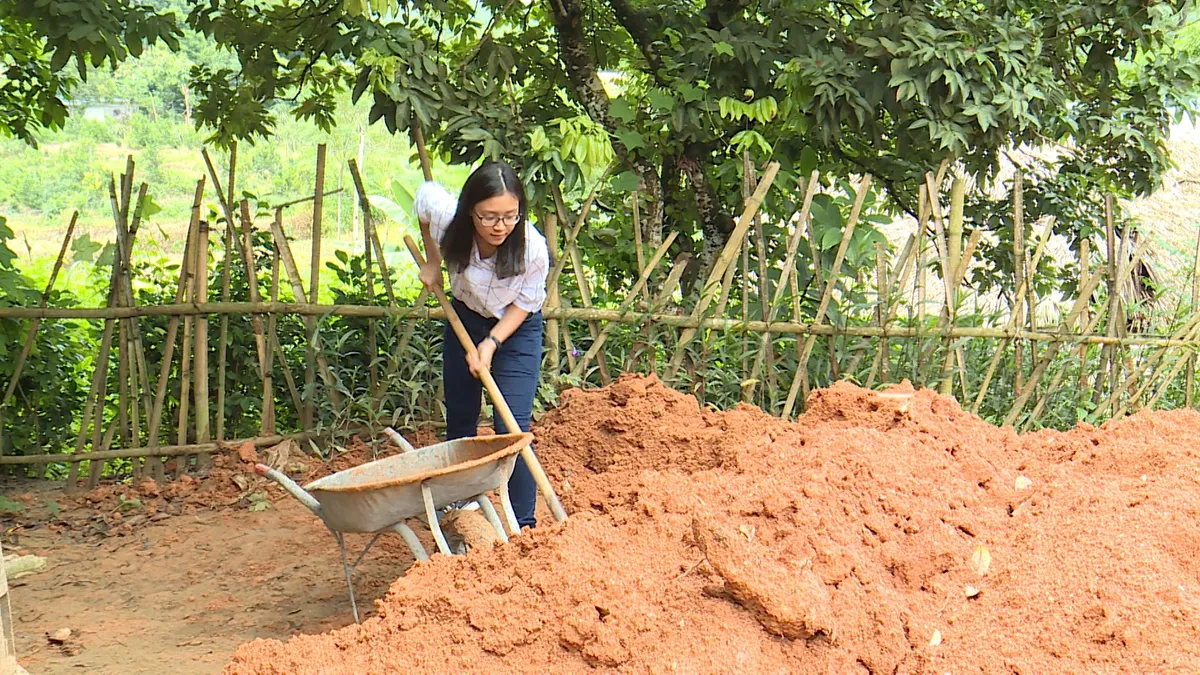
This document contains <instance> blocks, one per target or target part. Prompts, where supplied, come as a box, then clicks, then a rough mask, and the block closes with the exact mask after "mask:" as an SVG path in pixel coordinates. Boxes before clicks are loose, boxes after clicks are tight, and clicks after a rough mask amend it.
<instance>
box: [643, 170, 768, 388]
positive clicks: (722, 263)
mask: <svg viewBox="0 0 1200 675" xmlns="http://www.w3.org/2000/svg"><path fill="white" fill-rule="evenodd" d="M777 173H779V162H771V163H770V164H768V165H767V170H766V172H764V174H763V177H762V180H760V181H759V182H758V188H757V189H756V190H755V191H754V195H753V196H751V198H750V201H748V202H747V203H746V205H745V208H744V209H743V210H742V215H741V216H740V217H739V218H738V221H737V225H735V226H734V228H733V232H732V233H730V235H729V240H728V241H727V242H726V243H725V248H724V250H722V251H721V254H720V255H719V256H717V262H716V264H715V265H713V269H712V270H711V271H710V272H709V275H708V280H707V281H706V282H705V284H704V289H703V292H702V293H701V295H700V301H699V302H698V303H697V304H696V309H695V310H694V311H693V313H692V314H693V316H695V317H696V318H700V317H702V316H704V312H705V311H706V310H707V309H708V307H709V305H710V304H712V301H713V299H714V298H715V297H716V295H717V294H718V293H719V292H720V287H719V284H718V282H719V281H720V280H721V279H722V278H723V277H724V275H725V271H726V269H728V267H729V265H730V264H731V263H733V261H734V258H735V257H736V256H737V250H738V248H740V246H741V243H742V239H744V238H745V236H746V230H747V229H748V228H749V227H750V222H751V221H752V220H753V218H754V214H756V213H758V208H759V207H760V206H761V205H762V201H763V199H765V198H766V196H767V191H768V190H770V189H771V183H773V182H774V181H775V174H777ZM695 337H696V330H694V329H690V328H689V329H687V330H685V331H684V332H683V334H682V335H680V337H679V343H678V344H677V345H676V346H675V355H674V356H672V357H671V362H670V363H669V364H668V366H667V372H666V379H668V380H670V379H673V378H674V376H675V371H676V370H677V369H678V368H679V365H680V363H682V362H683V355H684V353H685V352H684V349H685V348H686V347H687V345H688V343H689V342H691V341H692V340H693V339H694V338H695Z"/></svg>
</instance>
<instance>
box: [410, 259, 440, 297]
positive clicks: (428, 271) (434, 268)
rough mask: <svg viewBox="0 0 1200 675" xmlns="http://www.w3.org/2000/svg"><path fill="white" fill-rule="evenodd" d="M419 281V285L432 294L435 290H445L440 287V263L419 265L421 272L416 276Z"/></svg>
mask: <svg viewBox="0 0 1200 675" xmlns="http://www.w3.org/2000/svg"><path fill="white" fill-rule="evenodd" d="M417 276H418V278H420V280H421V285H422V286H424V287H425V290H427V291H429V292H430V293H433V292H434V291H436V290H439V289H440V290H443V291H444V290H445V289H446V287H445V286H443V285H442V265H441V263H440V262H437V263H435V262H426V263H425V264H424V265H421V272H420V273H419V274H418V275H417Z"/></svg>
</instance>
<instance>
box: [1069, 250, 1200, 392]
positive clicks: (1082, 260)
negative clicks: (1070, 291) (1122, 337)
mask: <svg viewBox="0 0 1200 675" xmlns="http://www.w3.org/2000/svg"><path fill="white" fill-rule="evenodd" d="M1090 249H1091V246H1090V242H1089V240H1088V237H1081V238H1080V240H1079V287H1080V288H1083V286H1084V284H1086V283H1087V280H1088V278H1089V277H1090V276H1091V264H1092V262H1091V261H1092V255H1091V250H1090ZM1197 260H1200V256H1198V257H1197ZM1089 313H1090V306H1089V307H1084V308H1083V314H1082V316H1081V321H1082V323H1084V324H1086V323H1088V315H1089ZM1087 354H1088V347H1087V345H1080V346H1079V354H1078V358H1079V386H1078V387H1077V389H1078V394H1079V400H1082V399H1083V398H1086V396H1087V391H1088V386H1087V383H1088V376H1087V372H1088V371H1087V368H1086V367H1085V366H1086V364H1087ZM1077 407H1078V406H1077Z"/></svg>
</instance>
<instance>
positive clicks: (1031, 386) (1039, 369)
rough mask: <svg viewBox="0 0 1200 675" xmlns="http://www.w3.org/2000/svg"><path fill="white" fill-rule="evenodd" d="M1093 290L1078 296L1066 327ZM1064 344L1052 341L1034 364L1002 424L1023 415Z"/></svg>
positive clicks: (1087, 289) (1074, 318) (1008, 423)
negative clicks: (1043, 374) (1039, 383)
mask: <svg viewBox="0 0 1200 675" xmlns="http://www.w3.org/2000/svg"><path fill="white" fill-rule="evenodd" d="M1096 281H1098V279H1094V280H1092V281H1089V284H1091V283H1094V282H1096ZM1092 290H1094V288H1085V289H1084V292H1083V294H1081V295H1080V296H1079V297H1078V298H1076V301H1075V306H1074V307H1072V309H1071V311H1070V313H1069V314H1068V315H1067V318H1066V319H1065V320H1064V321H1063V322H1062V325H1063V326H1064V327H1069V326H1070V325H1071V324H1072V323H1074V322H1075V320H1076V319H1077V318H1078V316H1079V313H1080V311H1081V310H1080V308H1081V307H1082V306H1083V305H1084V304H1085V303H1086V302H1087V299H1086V298H1087V297H1089V296H1090V295H1091V291H1092ZM1097 318H1099V317H1097ZM1062 344H1063V343H1062V342H1054V343H1051V344H1050V345H1049V346H1048V347H1047V348H1046V350H1045V352H1044V353H1043V354H1042V358H1041V359H1040V360H1039V361H1038V362H1037V363H1035V364H1034V367H1033V369H1032V370H1031V371H1030V373H1029V377H1028V378H1027V379H1026V381H1025V383H1024V386H1023V387H1022V388H1021V389H1019V390H1016V391H1017V395H1016V397H1015V399H1014V400H1013V404H1012V406H1011V407H1010V408H1009V411H1008V415H1006V416H1005V418H1004V421H1003V423H1002V424H1001V426H1010V425H1012V424H1013V423H1014V422H1016V421H1017V419H1018V418H1019V417H1020V416H1021V411H1022V410H1024V409H1025V404H1026V403H1027V402H1028V401H1029V397H1030V396H1032V395H1033V393H1034V391H1035V390H1036V389H1037V385H1038V382H1039V381H1040V380H1041V377H1042V373H1043V372H1045V370H1046V368H1047V367H1048V366H1049V365H1050V363H1051V362H1052V361H1053V360H1054V357H1055V356H1056V355H1057V353H1058V349H1059V348H1060V347H1061V346H1062Z"/></svg>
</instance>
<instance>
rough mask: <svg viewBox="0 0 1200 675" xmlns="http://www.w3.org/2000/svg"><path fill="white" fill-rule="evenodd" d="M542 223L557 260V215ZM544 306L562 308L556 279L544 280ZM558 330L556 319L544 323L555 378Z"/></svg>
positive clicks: (558, 359) (558, 360)
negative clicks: (544, 225) (544, 224)
mask: <svg viewBox="0 0 1200 675" xmlns="http://www.w3.org/2000/svg"><path fill="white" fill-rule="evenodd" d="M635 208H636V207H635ZM544 222H545V223H546V244H547V245H548V246H549V248H550V259H551V260H558V257H559V253H558V215H557V214H553V213H547V214H546V217H545V221H544ZM546 306H547V307H548V308H549V309H554V308H557V307H561V306H562V297H561V296H560V295H559V292H558V277H554V278H553V279H547V280H546ZM559 330H561V328H560V326H559V322H558V319H549V320H547V321H546V342H547V347H548V351H549V356H550V372H551V374H552V375H553V377H555V378H557V377H558V376H559V374H560V373H561V372H562V351H561V350H562V346H561V340H562V336H561V335H560V334H559Z"/></svg>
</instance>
